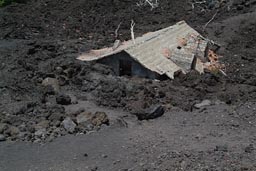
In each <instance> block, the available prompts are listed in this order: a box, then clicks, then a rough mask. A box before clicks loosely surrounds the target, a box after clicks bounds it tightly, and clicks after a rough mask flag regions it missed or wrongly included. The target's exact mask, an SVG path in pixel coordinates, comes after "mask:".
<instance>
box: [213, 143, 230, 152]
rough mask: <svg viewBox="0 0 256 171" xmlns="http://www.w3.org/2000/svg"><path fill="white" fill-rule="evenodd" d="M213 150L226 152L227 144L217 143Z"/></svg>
mask: <svg viewBox="0 0 256 171" xmlns="http://www.w3.org/2000/svg"><path fill="white" fill-rule="evenodd" d="M214 151H223V152H228V146H227V145H217V146H216V147H215V149H214Z"/></svg>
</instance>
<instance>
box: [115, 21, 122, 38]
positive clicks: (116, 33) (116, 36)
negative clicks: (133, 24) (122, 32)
mask: <svg viewBox="0 0 256 171" xmlns="http://www.w3.org/2000/svg"><path fill="white" fill-rule="evenodd" d="M121 24H122V22H120V23H119V24H118V26H117V29H116V30H115V38H116V39H117V38H118V31H119V29H120V26H121Z"/></svg>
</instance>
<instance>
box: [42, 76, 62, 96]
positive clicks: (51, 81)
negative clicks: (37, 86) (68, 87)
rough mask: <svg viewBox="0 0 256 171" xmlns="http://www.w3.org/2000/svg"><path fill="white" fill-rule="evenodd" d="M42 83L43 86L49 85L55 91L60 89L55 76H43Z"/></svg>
mask: <svg viewBox="0 0 256 171" xmlns="http://www.w3.org/2000/svg"><path fill="white" fill-rule="evenodd" d="M42 85H43V86H45V87H47V86H50V87H51V88H52V89H53V90H54V92H55V93H57V92H59V91H60V86H59V82H58V80H57V79H55V78H50V77H47V78H45V79H44V80H43V82H42Z"/></svg>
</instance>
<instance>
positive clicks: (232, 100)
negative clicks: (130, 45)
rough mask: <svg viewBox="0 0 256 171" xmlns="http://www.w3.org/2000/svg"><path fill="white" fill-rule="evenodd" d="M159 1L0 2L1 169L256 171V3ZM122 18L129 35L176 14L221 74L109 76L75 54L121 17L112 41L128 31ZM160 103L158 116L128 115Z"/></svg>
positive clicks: (102, 37)
mask: <svg viewBox="0 0 256 171" xmlns="http://www.w3.org/2000/svg"><path fill="white" fill-rule="evenodd" d="M159 2H160V3H159V7H158V8H155V9H153V10H151V8H150V7H149V6H137V5H136V2H135V1H132V0H125V1H124V0H123V1H119V0H105V1H101V0H99V1H89V0H77V1H76V2H74V1H71V0H65V1H64V0H55V1H50V0H32V1H28V2H27V3H22V4H12V5H9V6H7V7H4V8H1V9H0V57H1V58H0V59H1V65H0V70H1V72H0V158H1V161H0V170H4V171H5V170H6V171H7V170H8V171H9V170H10V171H13V170H31V171H33V170H65V169H66V170H138V171H139V170H145V171H146V170H202V171H229V170H232V171H233V170H234V171H244V170H250V171H255V170H256V152H255V147H256V133H255V132H256V67H255V62H256V61H255V60H256V55H255V54H256V48H255V47H256V43H255V42H256V20H255V18H256V1H255V0H230V1H229V0H228V1H222V3H218V1H207V3H206V4H205V5H201V4H194V8H192V5H191V2H192V1H190V0H181V1H168V0H159ZM216 12H217V14H216V17H215V18H214V19H213V20H212V22H210V24H209V25H208V26H207V28H206V29H205V30H204V29H203V28H204V26H205V24H206V23H207V22H208V21H209V20H210V19H211V18H212V17H213V16H214V14H215V13H216ZM131 20H134V21H135V23H136V26H135V28H134V32H135V36H140V35H142V34H144V33H147V32H149V31H155V30H158V29H161V28H164V27H167V26H170V25H172V24H175V23H176V22H178V21H180V20H185V21H186V22H187V23H188V24H190V25H191V26H192V27H193V28H195V29H196V30H197V31H199V32H200V33H201V34H202V35H204V36H205V37H207V38H209V39H211V40H214V41H215V42H217V43H218V44H220V45H221V48H220V49H219V51H218V54H219V55H221V56H223V57H222V58H221V61H222V63H224V64H225V66H226V69H225V73H226V74H227V76H224V75H223V74H221V73H209V72H207V73H205V74H204V75H199V74H198V73H196V72H191V73H189V74H188V75H181V74H180V75H177V76H176V78H175V79H174V80H164V81H157V80H148V79H142V78H136V77H134V78H129V77H119V76H115V75H114V73H113V71H112V70H111V68H109V67H107V66H104V65H101V64H97V63H92V62H91V63H85V62H81V61H78V60H76V57H78V55H79V54H80V53H81V52H85V51H87V50H90V49H92V48H93V49H96V48H102V47H107V46H111V45H112V44H113V43H114V41H115V30H116V28H117V26H118V25H119V23H120V22H122V24H121V27H120V30H119V38H120V39H121V40H129V39H130V22H131ZM205 100H207V101H208V102H209V104H208V105H207V106H202V107H197V108H196V107H195V104H200V103H201V102H202V101H204V102H205ZM159 105H161V106H164V107H165V110H166V112H165V114H164V115H163V116H161V117H159V118H156V119H153V120H143V121H140V120H138V119H137V117H136V116H138V115H143V114H145V112H146V111H148V109H150V108H151V107H152V106H159ZM80 134H85V135H80ZM2 141H3V142H2ZM41 144H43V145H41ZM87 153H88V156H87ZM32 156H33V157H32ZM71 156H72V157H71ZM73 156H75V157H73ZM76 156H77V157H76ZM74 158H75V159H74ZM55 161H56V162H55Z"/></svg>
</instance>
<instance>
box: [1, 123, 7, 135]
mask: <svg viewBox="0 0 256 171" xmlns="http://www.w3.org/2000/svg"><path fill="white" fill-rule="evenodd" d="M6 129H7V124H3V123H0V134H2V133H4V131H5V130H6Z"/></svg>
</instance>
